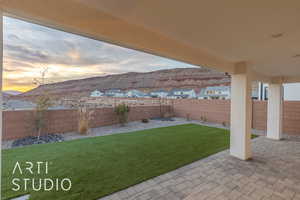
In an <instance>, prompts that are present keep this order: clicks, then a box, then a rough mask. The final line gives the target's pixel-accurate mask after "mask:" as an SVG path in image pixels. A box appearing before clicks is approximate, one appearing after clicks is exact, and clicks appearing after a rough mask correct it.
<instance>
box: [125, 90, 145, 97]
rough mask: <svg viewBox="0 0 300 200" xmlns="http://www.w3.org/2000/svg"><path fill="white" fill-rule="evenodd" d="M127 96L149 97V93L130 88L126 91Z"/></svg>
mask: <svg viewBox="0 0 300 200" xmlns="http://www.w3.org/2000/svg"><path fill="white" fill-rule="evenodd" d="M126 96H127V97H133V98H143V97H147V96H148V95H147V94H146V93H144V92H141V91H139V90H129V91H127V92H126Z"/></svg>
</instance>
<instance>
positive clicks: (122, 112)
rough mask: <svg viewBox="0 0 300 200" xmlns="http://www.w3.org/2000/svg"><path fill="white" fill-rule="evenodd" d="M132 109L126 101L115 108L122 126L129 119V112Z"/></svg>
mask: <svg viewBox="0 0 300 200" xmlns="http://www.w3.org/2000/svg"><path fill="white" fill-rule="evenodd" d="M129 111H130V109H129V106H128V105H126V104H125V103H122V104H119V105H117V106H116V108H115V112H116V114H117V116H118V118H119V122H120V124H121V125H122V126H124V125H125V124H126V123H127V121H128V113H129Z"/></svg>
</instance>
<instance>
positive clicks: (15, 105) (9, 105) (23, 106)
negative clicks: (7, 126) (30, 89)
mask: <svg viewBox="0 0 300 200" xmlns="http://www.w3.org/2000/svg"><path fill="white" fill-rule="evenodd" d="M35 107H36V104H35V103H32V102H30V101H25V100H15V99H10V100H7V101H4V102H3V109H4V110H33V109H34V108H35Z"/></svg>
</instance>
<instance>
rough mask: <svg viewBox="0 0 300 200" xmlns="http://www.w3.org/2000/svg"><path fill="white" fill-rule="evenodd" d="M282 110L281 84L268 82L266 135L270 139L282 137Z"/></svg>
mask: <svg viewBox="0 0 300 200" xmlns="http://www.w3.org/2000/svg"><path fill="white" fill-rule="evenodd" d="M282 110H283V86H282V84H273V83H272V84H269V90H268V122H267V137H268V138H270V139H275V140H280V139H282Z"/></svg>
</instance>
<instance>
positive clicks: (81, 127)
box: [78, 106, 94, 135]
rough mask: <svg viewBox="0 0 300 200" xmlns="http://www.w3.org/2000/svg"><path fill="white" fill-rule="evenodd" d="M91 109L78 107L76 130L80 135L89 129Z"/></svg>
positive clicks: (86, 132) (91, 115)
mask: <svg viewBox="0 0 300 200" xmlns="http://www.w3.org/2000/svg"><path fill="white" fill-rule="evenodd" d="M93 113H94V112H93V111H92V110H89V109H88V108H87V107H85V106H83V107H79V109H78V114H79V119H78V132H79V133H80V134H81V135H86V134H88V131H89V128H90V127H89V122H90V120H91V119H92V117H93Z"/></svg>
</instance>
